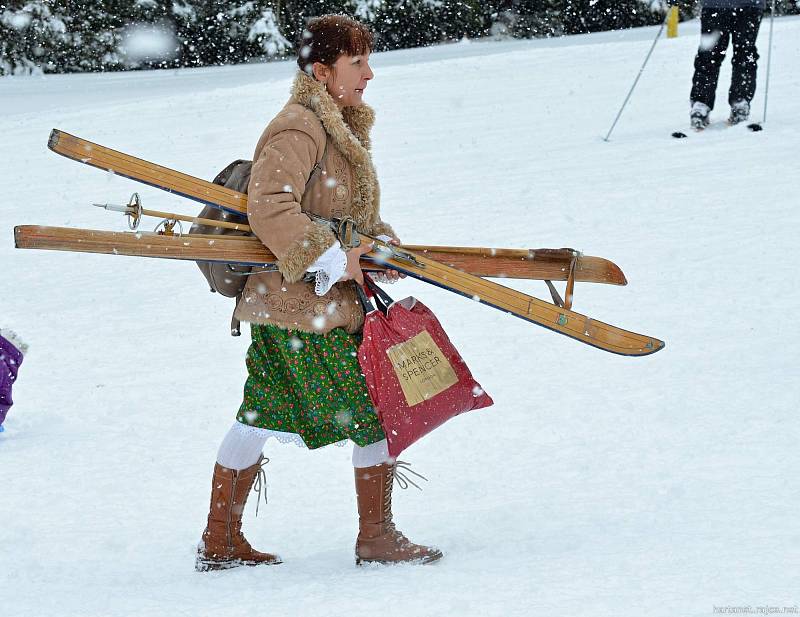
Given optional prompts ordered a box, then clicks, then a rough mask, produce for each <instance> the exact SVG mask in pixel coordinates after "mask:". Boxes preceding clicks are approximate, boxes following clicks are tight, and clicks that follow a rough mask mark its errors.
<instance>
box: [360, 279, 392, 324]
mask: <svg viewBox="0 0 800 617" xmlns="http://www.w3.org/2000/svg"><path fill="white" fill-rule="evenodd" d="M364 287H366V288H367V289H368V290H369V291H370V293H372V300H370V299H369V297H368V296H367V294H366V292H365V291H364ZM356 292H357V293H358V299H359V301H360V302H361V306H363V307H364V312H365V313H371V312H372V311H374V310H379V311H380V312H381V313H383V314H384V315H387V314H388V313H389V307H390V306H391V305H392V304H393V303H394V300H392V297H391V296H390V295H389V294H388V293H386V292H385V291H384V290H383V289H381V288H380V287H378V285H377V284H376V283H375V281H373V280H372V278H370V276H369V274H364V286H363V287H362V286H361V285H356ZM373 300H374V301H375V304H374V305H373V304H372V301H373ZM376 306H377V309H376V308H375V307H376Z"/></svg>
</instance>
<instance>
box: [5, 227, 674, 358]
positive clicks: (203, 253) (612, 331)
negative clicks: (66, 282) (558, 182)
mask: <svg viewBox="0 0 800 617" xmlns="http://www.w3.org/2000/svg"><path fill="white" fill-rule="evenodd" d="M14 234H15V241H16V246H17V248H39V249H52V250H66V251H81V252H88V253H111V254H117V255H134V256H145V257H162V258H171V259H191V260H193V261H194V260H201V261H202V260H206V259H207V260H210V261H215V260H218V259H219V254H218V251H219V250H221V249H222V250H224V249H225V248H226V246H227V244H229V243H239V246H238V247H237V250H239V249H241V248H243V247H242V246H241V245H242V244H250V245H251V246H252V249H253V251H252V252H250V253H246V252H244V251H242V253H241V255H242V256H243V258H246V259H248V260H249V259H252V260H253V261H251V262H248V261H245V262H242V263H253V264H255V265H262V264H264V263H270V262H269V261H267V262H265V261H264V259H265V258H266V257H267V256H268V255H269V256H270V257H272V259H274V256H271V255H270V254H269V253H268V251H266V249H265V248H264V247H263V245H261V243H260V242H258V241H257V240H256V241H255V242H252V241H251V242H249V243H242V241H241V239H234V238H225V237H224V236H222V237H220V236H195V237H187V236H160V235H158V234H152V233H144V232H109V231H93V230H80V229H69V228H58V227H55V228H54V227H43V226H38V225H23V226H18V227H16V228H15V229H14ZM376 245H377V246H376V251H372V252H370V253H368V254H367V255H366V256H365V257H366V258H367V259H372V260H374V261H375V263H376V264H377V265H383V264H386V265H388V266H391V267H392V268H394V269H397V270H400V271H401V272H405V273H406V274H407V275H409V276H411V277H413V278H417V279H420V280H422V281H425V282H427V283H431V284H433V285H436V286H438V287H442V288H444V289H447V290H449V291H453V292H455V293H458V294H460V295H462V296H465V297H467V298H472V299H474V300H476V301H478V302H481V303H483V304H487V305H489V306H492V307H494V308H497V309H500V310H502V311H505V312H508V313H511V314H513V315H516V316H517V317H520V318H521V319H524V320H526V321H529V322H532V323H536V324H539V325H541V326H543V327H545V328H548V329H550V330H553V331H554V332H558V333H560V334H564V335H566V336H569V337H571V338H574V339H576V340H578V341H580V342H582V343H586V344H587V345H591V346H593V347H597V348H599V349H603V350H605V351H609V352H612V353H616V354H621V355H626V356H645V355H649V354H652V353H655V352H656V351H659V350H660V349H662V348H663V347H664V343H663V342H662V341H660V340H658V339H655V338H653V337H649V336H646V335H642V334H636V333H634V332H629V331H627V330H623V329H621V328H618V327H616V326H612V325H609V324H606V323H603V322H601V321H597V320H595V319H591V318H589V317H586V316H585V315H581V314H580V313H576V312H575V311H571V310H567V309H564V308H560V307H557V306H555V305H552V304H550V303H548V302H545V301H543V300H539V299H538V298H535V297H533V296H529V295H527V294H524V293H522V292H519V291H516V290H514V289H510V288H508V287H504V286H502V285H499V284H497V283H494V282H492V281H488V280H485V279H482V278H480V277H477V276H473V275H472V274H468V273H466V272H462V271H461V270H457V269H456V268H452V267H450V266H448V265H446V264H443V263H440V262H438V261H436V260H434V259H431V258H429V257H427V256H425V255H424V254H423V253H417V252H412V251H408V250H407V249H406V248H405V247H400V248H399V249H398V248H396V247H394V249H395V250H399V251H400V252H401V253H402V252H405V253H407V254H409V255H410V256H411V257H412V260H411V261H408V260H405V259H403V260H399V259H396V258H393V257H389V258H387V257H386V252H385V251H387V250H388V251H391V250H392V248H393V247H390V246H388V245H386V244H385V243H383V242H381V241H379V240H376ZM381 248H383V249H384V250H383V251H380V250H379V249H381ZM189 255H191V256H189ZM229 260H230V257H229V256H226V258H225V260H224V261H229Z"/></svg>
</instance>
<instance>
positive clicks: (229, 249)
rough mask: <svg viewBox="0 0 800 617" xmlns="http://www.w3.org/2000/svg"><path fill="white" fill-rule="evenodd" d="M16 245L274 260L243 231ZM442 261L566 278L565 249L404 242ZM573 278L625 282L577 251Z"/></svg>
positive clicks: (43, 239) (38, 231)
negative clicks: (479, 246) (433, 245)
mask: <svg viewBox="0 0 800 617" xmlns="http://www.w3.org/2000/svg"><path fill="white" fill-rule="evenodd" d="M14 241H15V245H16V248H25V249H44V250H56V251H71V252H81V253H103V254H108V255H127V256H132V257H156V258H161V259H180V260H188V261H209V262H218V263H237V264H241V265H248V266H264V265H273V264H275V263H276V261H277V260H276V258H275V256H274V255H273V254H272V253H271V252H270V251H269V250H268V249H267V248H266V247H265V246H264V245H263V244H262V243H261V242H260V241H259V240H258V239H257V238H254V237H247V236H223V235H215V236H203V235H199V234H184V235H181V236H177V235H175V236H169V235H160V234H156V233H153V232H143V231H136V232H131V231H125V232H114V231H101V230H94V229H74V228H68V227H46V226H42V225H19V226H17V227H15V228H14ZM403 248H405V249H409V250H412V251H421V252H422V253H423V254H424V255H426V256H428V257H430V258H431V259H435V260H437V261H442V262H443V263H446V264H448V265H453V264H457V265H456V266H454V267H457V268H459V269H460V270H463V271H465V272H469V273H471V274H474V275H475V276H493V277H500V278H522V279H533V280H550V281H564V280H567V276H568V271H569V263H570V260H571V258H572V256H573V255H574V253H573V252H572V251H571V250H570V249H538V250H530V251H526V250H524V249H523V250H515V249H483V248H470V247H449V246H436V247H426V246H403ZM365 269H367V270H368V271H380V270H383V269H385V268H384V267H383V266H380V265H378V264H375V263H370V264H365ZM575 280H576V281H591V282H598V283H608V284H612V285H626V284H627V281H626V280H625V277H624V275H623V274H622V271H621V270H620V269H619V268H617V267H616V265H615V264H613V263H612V262H610V261H608V260H606V259H603V258H601V257H587V256H583V255H581V256H578V257H577V264H576V268H575Z"/></svg>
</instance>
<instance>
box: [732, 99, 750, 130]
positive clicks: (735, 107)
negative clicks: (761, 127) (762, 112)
mask: <svg viewBox="0 0 800 617" xmlns="http://www.w3.org/2000/svg"><path fill="white" fill-rule="evenodd" d="M749 117H750V103H749V102H747V101H745V100H741V101H734V102H733V103H731V115H730V117H729V118H728V124H730V125H731V126H733V125H734V124H739V123H740V122H744V121H745V120H747V119H748V118H749Z"/></svg>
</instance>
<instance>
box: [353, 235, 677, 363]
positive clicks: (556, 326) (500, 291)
mask: <svg viewBox="0 0 800 617" xmlns="http://www.w3.org/2000/svg"><path fill="white" fill-rule="evenodd" d="M372 239H373V240H375V243H376V249H380V248H381V246H383V247H384V248H385V250H389V251H390V250H391V247H390V246H389V245H387V244H385V243H383V242H381V241H380V240H376V239H374V238H372ZM404 250H405V248H404V247H401V248H400V252H403V251H404ZM373 255H376V251H372V252H370V253H368V254H367V257H369V256H373ZM384 255H385V253H383V252H381V251H378V253H377V257H376V258H377V259H378V260H379V261H380V263H385V264H387V265H389V266H391V267H392V268H393V269H395V270H399V271H401V272H405V273H406V274H407V275H408V276H411V277H413V278H417V279H420V280H422V281H424V282H426V283H431V284H433V285H436V286H437V287H442V288H443V289H447V290H448V291H452V292H454V293H457V294H459V295H462V296H465V297H467V298H472V299H473V300H475V301H476V302H480V303H481V304H487V305H489V306H492V307H494V308H496V309H499V310H501V311H505V312H507V313H510V314H512V315H515V316H516V317H519V318H521V319H524V320H526V321H529V322H531V323H535V324H538V325H540V326H543V327H545V328H547V329H549V330H552V331H554V332H558V333H559V334H564V335H565V336H569V337H570V338H573V339H576V340H578V341H580V342H582V343H585V344H587V345H591V346H592V347H597V348H598V349H602V350H604V351H609V352H611V353H616V354H620V355H623V356H647V355H650V354H652V353H655V352H657V351H660V350H661V349H663V348H664V342H663V341H661V340H659V339H657V338H653V337H651V336H647V335H644V334H637V333H635V332H630V331H628V330H623V329H622V328H619V327H617V326H612V325H610V324H607V323H604V322H602V321H598V320H596V319H592V318H590V317H587V316H585V315H581V314H580V313H576V312H575V311H571V310H567V309H565V308H561V307H558V306H555V305H554V304H550V303H549V302H545V301H544V300H539V299H538V298H535V297H533V296H529V295H527V294H525V293H522V292H520V291H517V290H515V289H511V288H509V287H504V286H503V285H499V284H498V283H495V282H493V281H488V280H486V279H482V278H480V277H477V276H473V275H472V274H468V273H466V272H462V271H461V270H457V269H455V268H451V267H450V266H447V265H445V264H443V263H440V262H438V261H436V260H434V259H430V258H428V257H425V256H424V255H423V254H422V253H411V255H412V257H413V261H408V260H405V259H403V260H400V259H395V258H388V259H387V258H385V256H384ZM413 262H416V263H413Z"/></svg>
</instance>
